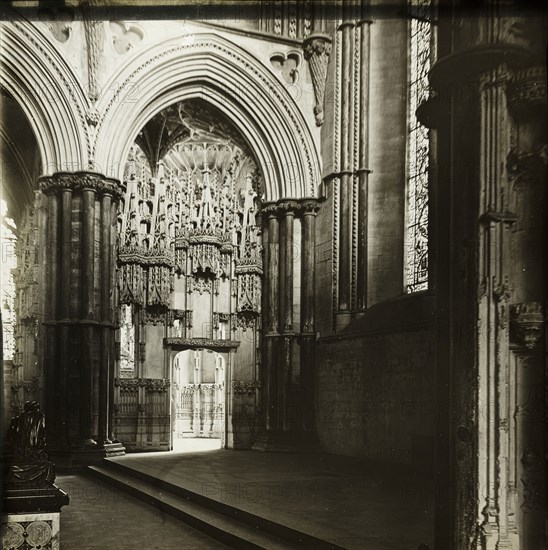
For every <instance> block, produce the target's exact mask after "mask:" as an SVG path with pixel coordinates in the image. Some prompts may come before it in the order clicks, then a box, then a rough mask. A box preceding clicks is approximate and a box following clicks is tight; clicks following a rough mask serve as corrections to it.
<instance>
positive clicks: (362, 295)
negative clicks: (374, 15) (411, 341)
mask: <svg viewBox="0 0 548 550" xmlns="http://www.w3.org/2000/svg"><path fill="white" fill-rule="evenodd" d="M362 10H363V11H365V10H366V7H365V5H362ZM365 15H366V14H365V13H362V19H361V20H360V21H359V22H358V26H359V28H360V31H361V33H360V61H361V62H360V98H359V109H360V113H359V130H358V140H359V150H358V163H357V164H358V169H357V173H358V243H357V249H358V275H357V283H356V284H357V289H356V298H357V303H356V306H357V309H358V310H365V309H366V308H367V192H368V180H369V172H370V170H369V56H370V41H371V40H370V33H371V30H370V26H371V21H370V20H367V19H365Z"/></svg>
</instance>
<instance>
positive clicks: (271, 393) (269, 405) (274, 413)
mask: <svg viewBox="0 0 548 550" xmlns="http://www.w3.org/2000/svg"><path fill="white" fill-rule="evenodd" d="M265 213H266V215H267V217H268V218H267V219H268V245H267V246H268V254H267V258H268V265H267V266H266V273H267V280H266V306H267V307H266V330H265V339H266V345H265V359H266V362H265V363H266V364H265V371H266V372H265V374H266V380H265V384H266V388H265V392H264V398H265V401H266V403H265V412H266V414H265V421H266V429H267V430H276V429H277V428H278V409H277V393H278V338H279V333H278V291H279V287H278V280H279V267H278V262H279V243H280V241H279V239H280V231H279V229H280V228H279V222H278V218H277V217H276V211H275V210H274V208H273V207H270V209H268V208H266V209H265Z"/></svg>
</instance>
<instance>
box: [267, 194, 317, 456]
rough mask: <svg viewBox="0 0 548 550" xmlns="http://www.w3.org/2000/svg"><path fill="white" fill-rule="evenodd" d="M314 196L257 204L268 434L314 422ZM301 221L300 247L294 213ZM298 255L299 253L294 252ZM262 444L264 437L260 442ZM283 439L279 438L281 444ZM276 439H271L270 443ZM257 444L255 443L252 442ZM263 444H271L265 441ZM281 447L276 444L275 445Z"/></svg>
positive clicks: (295, 429)
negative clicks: (297, 379)
mask: <svg viewBox="0 0 548 550" xmlns="http://www.w3.org/2000/svg"><path fill="white" fill-rule="evenodd" d="M317 209H318V203H317V200H316V199H300V200H287V199H286V200H280V201H278V202H276V203H267V204H264V205H263V209H262V215H263V220H264V223H265V229H264V233H263V237H264V239H265V240H264V250H265V255H264V266H265V269H264V273H265V278H266V280H265V282H264V286H265V289H266V292H265V308H264V309H265V316H264V321H263V322H264V356H263V357H264V360H263V365H262V367H263V371H262V378H263V383H262V388H263V409H264V411H265V428H266V432H267V433H269V434H280V433H289V432H301V433H302V432H303V431H312V430H313V427H314V419H313V418H314V413H313V400H314V376H313V374H314V373H313V364H312V361H313V345H312V343H313V337H314V259H315V255H314V246H315V244H314V242H315V236H314V234H315V213H316V211H317ZM296 217H298V218H299V219H300V221H301V226H302V248H301V250H300V251H296V250H295V245H294V242H295V232H294V224H295V218H296ZM297 254H299V255H297ZM299 264H300V269H301V272H300V274H299V276H300V278H301V296H300V308H301V310H300V312H301V313H300V319H301V323H300V328H297V327H296V326H295V323H294V319H293V311H294V296H293V288H294V278H295V272H294V270H295V266H296V265H299ZM297 341H299V342H300V345H301V352H300V365H299V367H300V374H301V386H300V387H301V399H300V409H302V411H303V415H304V416H303V418H302V420H297V419H296V414H295V413H296V409H295V403H293V400H292V387H293V368H294V364H293V361H294V350H295V346H296V343H297ZM263 443H264V442H263ZM287 444H288V441H287V440H284V445H287ZM276 445H277V443H276V442H274V447H276ZM256 446H257V445H256ZM265 446H266V447H268V448H272V447H271V446H270V442H269V443H265ZM280 450H281V449H280Z"/></svg>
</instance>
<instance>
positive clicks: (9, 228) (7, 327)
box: [0, 200, 17, 360]
mask: <svg viewBox="0 0 548 550" xmlns="http://www.w3.org/2000/svg"><path fill="white" fill-rule="evenodd" d="M0 208H1V216H2V219H1V225H0V236H1V244H2V252H1V253H2V268H1V269H2V271H1V274H0V275H1V279H2V336H3V353H4V355H3V357H4V360H11V359H13V357H14V353H15V335H14V330H15V322H16V319H15V278H14V276H13V270H14V269H15V268H16V267H17V256H16V253H15V247H16V242H17V239H16V235H15V230H16V227H15V222H14V221H13V220H12V219H11V218H10V217H9V216H8V208H7V205H6V202H5V201H4V200H2V201H1V203H0Z"/></svg>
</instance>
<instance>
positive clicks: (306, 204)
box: [299, 198, 320, 216]
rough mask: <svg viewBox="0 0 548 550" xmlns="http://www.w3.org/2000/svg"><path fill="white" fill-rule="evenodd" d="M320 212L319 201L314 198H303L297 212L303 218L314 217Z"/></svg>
mask: <svg viewBox="0 0 548 550" xmlns="http://www.w3.org/2000/svg"><path fill="white" fill-rule="evenodd" d="M319 210H320V201H319V200H318V199H316V198H304V199H301V201H300V203H299V211H300V212H301V213H302V215H303V216H315V215H316V213H317V212H318V211H319Z"/></svg>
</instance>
